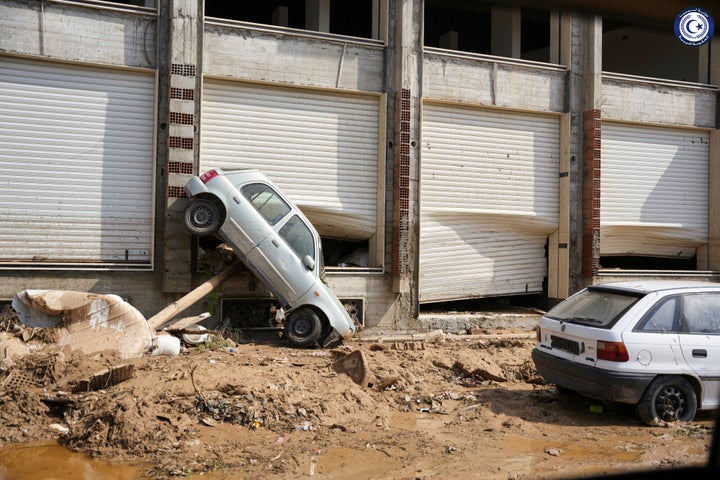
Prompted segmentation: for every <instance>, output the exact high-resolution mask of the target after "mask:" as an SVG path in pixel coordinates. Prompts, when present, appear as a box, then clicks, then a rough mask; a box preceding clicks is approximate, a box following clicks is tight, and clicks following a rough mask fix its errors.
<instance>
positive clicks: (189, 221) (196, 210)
mask: <svg viewBox="0 0 720 480" xmlns="http://www.w3.org/2000/svg"><path fill="white" fill-rule="evenodd" d="M222 221H223V219H222V214H221V212H220V208H218V206H217V204H216V203H215V202H213V201H211V200H208V199H206V198H198V199H195V200H191V201H190V204H189V205H188V206H187V207H186V208H185V226H186V227H187V229H188V230H190V232H191V233H192V234H193V235H197V236H198V237H207V236H209V235H213V234H214V233H215V232H217V231H218V229H219V228H220V225H221V224H222Z"/></svg>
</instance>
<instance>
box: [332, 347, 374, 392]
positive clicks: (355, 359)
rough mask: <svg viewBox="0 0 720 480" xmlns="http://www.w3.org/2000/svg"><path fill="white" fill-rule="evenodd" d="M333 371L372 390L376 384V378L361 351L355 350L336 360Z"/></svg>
mask: <svg viewBox="0 0 720 480" xmlns="http://www.w3.org/2000/svg"><path fill="white" fill-rule="evenodd" d="M332 369H333V371H335V372H336V373H344V374H346V375H348V376H349V377H350V378H352V380H353V381H354V382H355V383H357V384H358V385H360V386H361V387H365V388H370V387H372V386H373V385H374V383H375V376H374V375H373V374H372V373H371V372H370V370H369V369H368V367H367V360H365V354H364V353H363V352H362V351H361V350H355V351H353V352H351V353H348V354H347V355H345V356H344V357H342V358H340V359H338V360H335V361H334V362H333V364H332Z"/></svg>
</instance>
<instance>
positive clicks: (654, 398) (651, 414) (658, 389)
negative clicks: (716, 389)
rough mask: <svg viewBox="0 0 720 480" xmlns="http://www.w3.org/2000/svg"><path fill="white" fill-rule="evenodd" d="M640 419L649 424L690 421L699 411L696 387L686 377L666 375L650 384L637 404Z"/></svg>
mask: <svg viewBox="0 0 720 480" xmlns="http://www.w3.org/2000/svg"><path fill="white" fill-rule="evenodd" d="M637 410H638V414H639V415H640V419H641V420H642V421H643V422H644V423H646V424H647V425H661V424H662V423H666V422H675V421H681V422H690V421H692V419H693V418H695V414H696V413H697V396H696V395H695V389H693V386H692V385H691V384H690V382H689V381H687V380H686V379H685V378H683V377H680V376H677V375H665V376H661V377H658V378H656V379H655V380H653V381H652V383H651V384H650V385H649V386H648V388H647V390H645V393H644V394H643V396H642V398H641V399H640V402H639V403H638V405H637Z"/></svg>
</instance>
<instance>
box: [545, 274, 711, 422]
mask: <svg viewBox="0 0 720 480" xmlns="http://www.w3.org/2000/svg"><path fill="white" fill-rule="evenodd" d="M537 336H538V341H537V344H536V346H535V348H534V349H533V352H532V358H533V361H534V362H535V366H536V368H537V371H538V373H539V374H540V375H542V377H543V378H544V379H545V380H547V381H549V382H553V383H555V384H556V385H557V386H558V388H559V389H566V390H571V391H575V392H577V393H580V394H582V395H585V396H588V397H591V398H595V399H600V400H605V401H612V402H621V403H629V404H634V405H636V407H637V411H638V414H639V416H640V418H641V420H642V421H643V422H644V423H646V424H648V425H659V424H662V423H664V422H672V421H685V422H689V421H691V420H692V419H693V418H694V417H695V414H696V412H697V411H698V410H711V409H717V408H719V407H720V284H710V283H700V282H678V281H645V282H635V283H633V282H619V283H606V284H599V285H593V286H589V287H587V288H585V289H583V290H581V291H580V292H578V293H576V294H575V295H573V296H571V297H569V298H568V299H566V300H565V301H563V302H561V303H560V304H558V305H557V306H555V307H554V308H552V309H551V310H550V311H549V312H548V313H547V314H545V315H544V316H543V317H542V318H541V319H540V323H539V326H538V331H537Z"/></svg>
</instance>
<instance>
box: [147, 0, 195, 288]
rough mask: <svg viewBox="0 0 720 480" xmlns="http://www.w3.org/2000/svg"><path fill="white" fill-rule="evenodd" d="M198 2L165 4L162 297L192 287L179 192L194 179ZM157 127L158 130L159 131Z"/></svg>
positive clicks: (174, 0) (189, 250)
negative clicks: (167, 45)
mask: <svg viewBox="0 0 720 480" xmlns="http://www.w3.org/2000/svg"><path fill="white" fill-rule="evenodd" d="M202 5H203V2H202V0H169V2H168V10H167V11H166V14H167V17H168V21H167V22H166V25H167V29H168V35H167V36H168V43H169V49H168V50H160V51H167V52H169V58H168V59H167V60H165V59H163V64H164V65H165V67H166V69H165V73H166V74H162V75H160V87H159V88H160V89H161V90H163V94H162V95H161V98H164V99H166V101H167V104H166V106H165V107H166V110H165V109H163V110H165V111H166V112H167V120H166V122H163V123H164V125H165V126H166V135H167V144H166V148H167V163H166V165H165V168H161V171H160V172H158V174H159V175H160V176H163V175H165V177H166V182H167V188H166V190H165V196H166V211H165V229H164V236H163V238H162V241H163V242H164V252H163V253H164V254H163V261H162V268H163V291H165V292H187V291H189V290H190V289H191V287H192V284H191V281H192V266H191V258H192V244H193V238H192V235H190V233H189V232H188V231H187V229H186V228H185V223H184V219H183V213H184V210H185V206H186V205H187V199H186V198H185V192H184V190H183V186H184V185H185V183H187V181H188V180H189V179H190V177H191V176H192V175H193V174H194V173H196V167H195V165H197V159H198V156H199V152H198V138H197V137H198V134H197V132H198V130H199V129H198V118H199V113H200V87H201V78H202V75H201V71H200V70H201V67H202V54H201V52H202V30H203V28H202V22H203V19H202V17H203V12H202ZM161 126H162V125H161Z"/></svg>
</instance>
